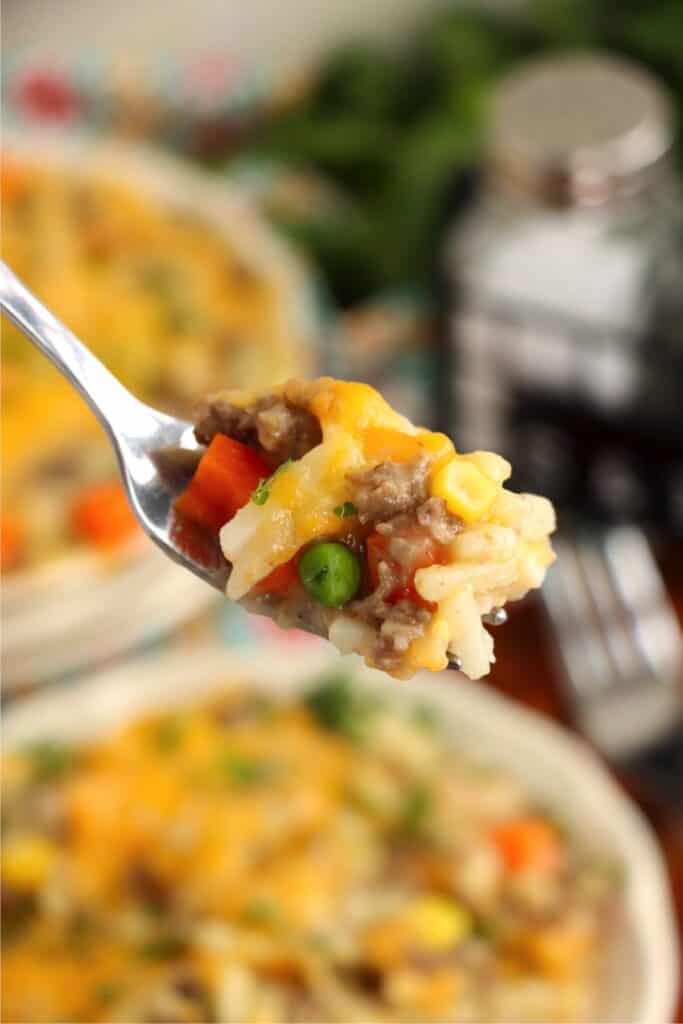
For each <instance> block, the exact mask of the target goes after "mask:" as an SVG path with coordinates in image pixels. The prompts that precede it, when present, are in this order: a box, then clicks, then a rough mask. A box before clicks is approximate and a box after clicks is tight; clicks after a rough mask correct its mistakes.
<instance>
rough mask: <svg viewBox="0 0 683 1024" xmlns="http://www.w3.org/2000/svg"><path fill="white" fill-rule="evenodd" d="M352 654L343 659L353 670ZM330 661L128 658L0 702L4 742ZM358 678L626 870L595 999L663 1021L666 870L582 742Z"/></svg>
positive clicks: (428, 689) (503, 705)
mask: <svg viewBox="0 0 683 1024" xmlns="http://www.w3.org/2000/svg"><path fill="white" fill-rule="evenodd" d="M355 663H356V659H354V668H355ZM330 665H336V666H337V667H346V666H348V665H349V662H348V660H347V659H345V661H344V662H342V663H341V665H340V660H339V658H338V657H337V656H335V655H333V654H330V653H329V647H327V645H323V644H321V645H320V646H317V645H308V644H307V645H305V646H304V647H302V648H299V649H297V648H292V649H291V651H289V650H288V651H287V652H286V657H285V656H283V650H282V647H281V646H280V648H279V649H278V651H277V653H276V654H275V655H274V654H268V653H261V654H249V653H245V654H243V655H236V654H234V653H229V652H226V651H225V650H224V649H220V648H217V647H206V648H203V649H202V650H199V651H195V652H194V653H186V654H182V655H180V656H178V655H176V656H163V657H162V658H157V659H154V660H147V661H146V660H144V659H138V660H136V661H132V662H129V663H128V664H127V665H125V666H122V667H120V668H118V669H116V670H113V671H109V672H103V673H101V674H100V675H99V676H93V677H91V679H90V680H88V681H84V682H82V683H80V684H78V685H76V686H74V687H72V688H69V689H65V690H60V691H59V692H57V691H54V692H51V693H44V694H42V695H39V696H36V697H32V698H29V699H27V700H25V701H24V702H23V703H22V704H19V705H17V706H15V707H13V708H11V709H10V711H9V712H8V713H7V715H6V717H5V723H4V735H5V742H6V743H7V744H8V746H12V745H16V744H18V743H22V742H25V741H28V740H34V739H37V738H39V737H45V736H54V737H57V738H60V739H63V740H66V741H71V742H79V743H80V742H87V741H89V740H91V739H94V738H95V737H96V736H99V735H102V734H105V733H106V732H108V731H110V730H111V729H112V728H115V727H116V726H118V725H120V724H122V723H123V722H124V721H126V720H128V719H130V718H132V717H135V716H137V715H139V714H141V713H144V712H147V711H150V710H154V709H161V708H166V707H168V706H169V705H174V704H180V703H188V702H192V701H195V700H201V699H202V698H204V697H206V696H207V695H209V694H210V693H212V692H214V691H216V690H218V689H220V687H221V686H222V685H225V683H226V682H228V683H232V684H234V683H237V682H239V681H240V680H241V679H244V680H246V681H247V682H248V683H249V684H251V685H256V686H257V687H258V688H260V689H264V690H266V691H270V692H271V693H282V694H283V695H285V694H291V693H296V692H297V691H298V690H300V689H301V687H302V686H303V685H304V684H305V681H306V680H308V679H310V678H311V676H312V675H315V674H316V673H318V672H320V670H321V669H324V668H325V667H329V666H330ZM356 674H357V675H358V676H359V677H361V678H362V679H363V685H365V686H368V687H372V688H373V689H378V690H381V691H384V692H389V693H391V695H392V696H393V697H394V698H395V699H396V700H398V701H415V700H428V701H430V702H431V703H433V704H434V705H435V707H436V708H437V709H438V711H439V713H440V715H441V717H442V720H443V721H444V723H445V724H446V726H447V728H448V729H449V731H450V733H451V734H452V736H453V738H454V740H455V741H456V742H457V744H458V745H459V746H460V747H461V748H463V749H465V750H470V751H472V752H473V753H475V754H476V756H477V757H478V758H483V759H486V760H489V761H491V762H493V763H496V764H498V765H500V766H502V767H503V768H505V769H507V770H509V771H512V772H514V773H515V774H517V775H518V776H520V777H521V778H522V779H524V781H525V782H526V783H527V785H528V786H529V788H530V789H531V790H532V791H533V792H535V793H537V794H538V795H539V796H540V797H541V798H542V799H544V800H547V801H549V802H550V803H554V804H556V805H557V806H559V807H561V808H562V811H563V815H564V816H565V817H566V818H567V819H568V820H569V821H570V822H571V823H572V824H573V826H574V828H575V829H577V830H578V831H579V832H580V833H581V834H583V835H585V836H586V837H587V838H588V839H589V841H590V842H591V844H593V845H594V846H595V847H596V848H597V849H598V850H600V849H604V850H605V851H608V852H610V853H611V854H614V855H616V857H617V858H618V859H619V860H620V861H621V863H622V864H623V865H624V867H625V874H626V880H625V892H624V925H623V927H621V928H620V929H618V934H616V935H615V936H614V940H613V945H612V947H611V948H610V956H609V958H608V959H609V970H608V972H607V975H606V977H605V981H604V986H603V991H602V992H601V999H600V1006H601V1012H600V1018H599V1019H600V1021H601V1022H608V1021H609V1022H617V1021H618V1022H622V1024H623V1022H628V1024H665V1022H666V1021H669V1020H671V1017H672V1015H673V1012H674V1005H675V998H676V992H677V980H678V950H677V940H676V931H675V926H674V921H673V914H672V907H671V899H670V895H669V887H668V882H667V876H666V871H665V868H664V865H663V862H662V858H661V855H660V853H659V849H658V847H657V844H656V842H655V840H654V838H653V836H652V833H651V831H650V829H649V827H648V826H647V824H646V823H645V821H644V819H643V818H642V816H641V815H640V813H639V812H638V811H637V810H636V808H635V807H634V806H633V804H632V803H630V802H629V801H628V800H627V798H626V797H625V796H624V795H623V793H622V792H621V791H620V790H619V789H618V788H617V786H616V785H615V784H614V783H613V782H612V780H611V779H610V778H609V776H608V775H607V773H606V772H605V770H604V768H603V767H602V765H601V763H600V762H599V761H598V759H597V758H596V757H595V756H594V755H593V754H592V753H591V752H590V751H589V750H588V748H587V747H586V746H585V745H584V744H583V743H581V742H580V741H578V740H577V739H575V738H573V737H572V736H570V735H569V734H568V733H567V732H565V731H563V730H561V729H560V728H558V727H557V726H555V725H553V724H552V723H550V722H548V721H546V720H545V719H543V718H541V717H540V716H538V715H536V714H534V713H532V712H529V711H526V710H524V709H522V708H520V707H518V706H516V705H514V704H512V703H511V702H509V701H507V700H505V699H504V698H502V697H499V696H497V695H495V694H493V693H492V692H490V691H488V690H486V689H485V688H483V687H481V686H480V685H478V684H476V683H471V682H469V681H468V680H465V679H463V678H461V677H460V676H458V675H456V674H455V673H452V672H449V673H442V674H439V675H433V676H426V675H425V676H418V677H416V678H415V679H413V680H411V681H410V682H409V683H405V684H397V683H396V682H395V681H393V680H389V679H388V677H386V676H384V675H383V674H382V673H379V672H372V671H370V670H368V669H365V668H361V667H360V664H358V668H357V669H356Z"/></svg>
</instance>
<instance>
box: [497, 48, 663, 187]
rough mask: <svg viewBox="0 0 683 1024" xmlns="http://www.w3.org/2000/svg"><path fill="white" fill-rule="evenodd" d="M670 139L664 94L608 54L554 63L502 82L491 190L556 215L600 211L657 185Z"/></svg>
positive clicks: (635, 68) (546, 60)
mask: <svg viewBox="0 0 683 1024" xmlns="http://www.w3.org/2000/svg"><path fill="white" fill-rule="evenodd" d="M673 136H674V121H673V111H672V107H671V104H670V102H669V98H668V96H667V94H666V92H665V90H664V89H663V88H662V87H661V86H660V85H659V84H658V83H657V81H656V80H655V79H653V78H652V77H651V76H650V75H648V74H647V73H646V72H645V71H643V70H642V69H641V68H640V67H638V66H637V65H635V64H632V63H630V62H629V61H626V60H623V59H621V58H617V57H613V56H608V55H606V54H602V53H576V54H566V55H556V56H552V57H547V58H543V59H540V60H537V61H533V62H532V63H529V64H525V65H524V66H523V67H522V68H520V69H518V70H516V71H513V72H512V73H511V74H509V75H508V76H507V77H505V78H504V79H503V80H502V82H501V83H500V85H499V86H498V89H497V90H496V93H495V96H494V98H493V103H492V110H491V117H490V122H489V134H488V164H489V169H490V172H491V177H492V182H493V184H494V187H496V188H503V189H505V191H507V192H513V193H516V194H518V195H521V196H525V197H526V198H528V199H533V200H535V201H537V202H541V203H544V204H547V205H551V206H568V205H577V204H578V205H596V204H598V203H602V202H605V201H607V200H609V199H612V198H615V197H619V196H627V195H632V194H633V193H635V192H638V191H640V189H642V188H643V187H644V186H646V185H648V184H650V183H651V182H653V181H655V180H657V179H658V178H659V177H660V174H661V171H662V169H663V168H664V167H665V165H666V162H667V155H668V153H669V152H670V150H671V145H672V142H673Z"/></svg>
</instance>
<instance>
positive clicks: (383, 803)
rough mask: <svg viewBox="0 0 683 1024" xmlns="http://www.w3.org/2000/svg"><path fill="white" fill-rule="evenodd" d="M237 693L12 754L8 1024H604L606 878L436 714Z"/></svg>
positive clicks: (6, 898) (340, 688) (603, 868)
mask: <svg viewBox="0 0 683 1024" xmlns="http://www.w3.org/2000/svg"><path fill="white" fill-rule="evenodd" d="M240 687H241V688H240V689H239V690H235V689H232V690H226V691H224V693H223V695H222V696H221V697H220V698H218V699H217V700H214V702H212V703H207V704H204V705H202V706H196V707H194V708H181V709H176V710H175V711H173V712H168V713H166V714H165V715H163V716H157V717H153V718H148V719H145V720H140V721H138V722H137V723H134V724H131V725H128V726H126V727H125V728H123V729H122V730H120V731H118V732H116V733H115V734H114V735H112V736H111V737H109V738H105V739H102V740H99V741H98V742H97V743H96V745H94V746H91V747H87V748H83V749H76V748H67V747H64V746H62V745H60V744H58V743H56V742H49V741H43V742H41V743H36V744H33V745H32V746H30V747H26V748H25V749H23V750H19V751H18V752H14V753H11V754H7V755H6V756H5V758H4V765H3V769H4V770H3V809H4V816H5V821H4V831H3V847H4V849H3V861H2V882H3V915H2V932H3V965H2V966H3V985H2V1019H3V1020H5V1021H8V1022H9V1021H12V1022H15V1024H20V1022H24V1021H26V1022H31V1021H32V1022H38V1021H39V1022H42V1024H47V1022H58V1021H73V1022H81V1021H82V1022H96V1021H126V1022H129V1024H130V1022H149V1024H153V1022H160V1021H174V1022H178V1024H182V1022H188V1024H189V1022H204V1024H206V1022H220V1021H225V1022H240V1024H242V1022H247V1021H249V1022H263V1024H275V1022H278V1021H293V1022H311V1021H320V1022H330V1024H331V1022H334V1021H338V1022H343V1024H351V1022H354V1021H356V1022H359V1024H361V1022H362V1024H370V1022H372V1021H378V1022H379V1021H384V1022H393V1021H396V1022H400V1021H404V1022H408V1021H412V1022H416V1021H452V1022H481V1021H487V1022H509V1021H515V1022H518V1024H522V1022H525V1021H553V1022H555V1024H559V1022H562V1021H575V1020H582V1021H588V1020H595V1019H596V1017H595V1012H594V1005H595V1003H594V999H595V993H596V987H597V983H598V978H599V974H600V969H601V963H602V959H603V954H604V951H605V949H606V947H607V945H608V942H609V935H610V931H611V930H612V928H613V926H612V923H611V922H612V919H613V917H614V915H615V911H616V909H617V907H618V902H619V901H618V894H617V890H616V886H615V882H616V879H615V865H613V864H612V863H611V862H606V861H605V858H604V855H602V854H600V855H597V854H595V853H592V852H591V851H590V849H589V848H588V847H587V846H586V845H585V844H584V843H583V842H582V841H581V840H580V838H579V837H577V836H575V835H573V834H572V832H571V830H569V829H567V827H566V826H565V825H562V824H561V823H560V819H558V817H557V813H556V812H555V811H553V809H551V808H547V807H543V806H542V805H539V803H538V801H537V800H536V799H535V798H534V796H533V794H530V793H529V792H528V791H527V790H526V789H525V788H524V786H522V785H521V784H520V782H519V781H518V780H517V779H515V778H513V777H510V776H508V775H507V774H502V773H501V772H500V771H499V770H496V769H494V768H492V767H491V766H487V765H483V764H478V763H472V762H471V761H470V760H467V759H464V758H463V756H462V755H461V754H458V752H457V749H456V748H454V747H453V746H452V743H453V738H452V737H450V738H449V737H447V736H446V735H445V734H444V733H443V732H442V730H441V728H440V726H439V723H438V720H437V718H435V714H436V713H435V709H433V708H430V707H425V706H413V707H412V708H411V707H406V708H402V709H400V710H399V709H397V708H395V707H393V706H392V704H391V703H390V702H388V701H386V703H385V702H384V701H383V700H382V699H380V698H379V696H378V695H376V694H373V695H370V694H368V691H367V690H366V689H364V688H362V687H360V686H359V687H358V688H356V686H355V685H354V684H353V683H352V682H350V681H349V680H348V679H347V678H345V677H339V676H337V677H333V678H329V677H328V678H326V679H324V680H320V681H317V682H314V683H312V684H311V683H309V687H310V688H309V689H308V691H307V692H306V693H305V695H304V697H303V698H301V699H298V700H290V701H287V702H279V701H278V702H273V701H271V700H269V699H267V698H265V697H264V696H261V695H259V693H258V688H257V687H256V688H255V689H251V688H245V680H241V683H240ZM455 739H456V740H457V737H455ZM615 924H616V922H615Z"/></svg>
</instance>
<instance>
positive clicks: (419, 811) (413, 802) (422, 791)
mask: <svg viewBox="0 0 683 1024" xmlns="http://www.w3.org/2000/svg"><path fill="white" fill-rule="evenodd" d="M431 806H432V794H431V791H430V789H429V787H428V786H426V785H425V784H424V783H422V782H416V783H414V784H413V785H412V786H411V787H410V789H409V790H408V792H407V793H406V795H405V799H404V801H403V806H402V808H401V811H400V814H399V817H398V821H397V822H396V832H397V833H398V835H399V836H403V837H405V838H411V839H412V838H415V837H416V836H419V835H421V834H422V833H423V832H424V827H425V825H426V822H427V818H428V816H429V812H430V810H431Z"/></svg>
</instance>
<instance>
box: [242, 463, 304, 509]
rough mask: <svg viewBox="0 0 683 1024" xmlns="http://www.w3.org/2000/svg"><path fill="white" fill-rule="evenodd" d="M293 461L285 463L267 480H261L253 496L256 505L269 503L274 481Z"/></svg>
mask: <svg viewBox="0 0 683 1024" xmlns="http://www.w3.org/2000/svg"><path fill="white" fill-rule="evenodd" d="M293 461H294V460H293V459H287V461H286V462H283V463H282V465H281V466H278V467H277V469H276V470H275V472H274V473H271V474H270V476H269V477H268V478H267V479H266V480H259V483H258V487H255V488H254V490H253V492H252V495H251V500H252V501H253V502H254V504H255V505H265V503H266V502H267V501H268V498H269V497H270V487H271V484H272V483H273V480H274V479H275V477H276V476H277V475H278V473H281V472H282V470H283V469H286V467H287V466H289V465H291V463H292V462H293Z"/></svg>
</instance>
